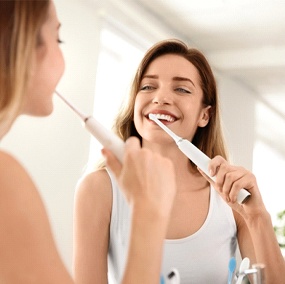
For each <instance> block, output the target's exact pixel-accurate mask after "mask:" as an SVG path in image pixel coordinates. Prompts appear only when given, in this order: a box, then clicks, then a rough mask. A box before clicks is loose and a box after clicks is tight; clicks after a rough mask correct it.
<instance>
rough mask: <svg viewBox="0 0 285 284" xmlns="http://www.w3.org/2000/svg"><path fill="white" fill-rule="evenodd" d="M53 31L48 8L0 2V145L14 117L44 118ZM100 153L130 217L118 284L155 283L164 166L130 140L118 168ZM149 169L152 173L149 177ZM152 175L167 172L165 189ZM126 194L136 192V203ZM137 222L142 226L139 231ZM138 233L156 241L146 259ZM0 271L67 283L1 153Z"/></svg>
mask: <svg viewBox="0 0 285 284" xmlns="http://www.w3.org/2000/svg"><path fill="white" fill-rule="evenodd" d="M59 28H60V23H59V20H58V18H57V15H56V10H55V7H54V3H53V1H48V0H42V1H38V0H35V1H25V0H22V1H17V0H15V1H14V0H10V1H0V66H1V69H0V139H1V138H2V137H4V136H5V135H6V134H7V133H8V132H9V129H10V127H11V126H12V124H13V122H14V121H15V119H16V118H17V117H18V116H20V115H22V114H27V115H32V116H46V115H49V114H51V112H52V110H53V103H52V98H53V92H54V90H55V88H56V85H57V83H58V81H59V79H60V78H61V76H62V74H63V71H64V60H63V56H62V53H61V50H60V47H59V43H60V42H61V41H60V39H59ZM103 153H104V155H105V156H106V158H107V164H108V165H109V166H110V169H111V170H112V171H113V172H114V174H115V176H116V177H117V179H118V182H119V183H120V185H121V187H122V188H123V189H124V193H125V194H126V195H127V196H128V199H129V202H130V204H131V205H132V208H133V211H134V213H133V215H132V216H133V217H132V220H133V227H132V228H133V231H134V233H133V235H132V241H131V243H130V248H129V255H130V264H129V265H128V266H127V267H126V272H125V274H124V279H123V280H122V283H157V282H158V279H159V276H160V257H161V251H162V242H163V238H164V235H165V230H166V228H167V223H168V212H170V208H171V205H172V200H173V197H174V195H175V188H176V186H175V178H174V170H173V166H172V163H171V162H170V161H169V160H167V159H166V158H163V157H161V156H159V155H154V154H152V153H151V152H150V151H145V150H142V149H141V148H140V146H139V142H138V141H137V140H136V138H133V139H130V140H129V141H128V143H127V145H126V153H125V156H124V166H122V165H121V164H120V163H119V162H118V160H116V158H115V157H114V156H113V155H112V153H111V152H110V151H108V150H107V149H104V150H103ZM134 156H135V157H138V161H136V163H137V164H138V165H140V168H139V173H141V172H142V173H144V175H145V180H144V181H141V177H140V176H139V175H138V172H137V169H136V168H135V167H133V159H134V158H133V157H134ZM150 160H151V161H154V160H155V162H154V164H153V163H152V164H151V165H150V163H149V161H150ZM149 166H152V167H154V169H153V172H151V173H149V172H148V168H149ZM141 167H142V168H143V170H141ZM156 167H157V168H159V167H162V168H163V169H164V170H165V171H166V172H168V177H169V179H168V183H167V184H165V180H162V175H161V174H160V172H158V171H156V169H155V168H156ZM155 171H156V176H158V177H160V179H157V180H156V182H154V181H153V178H152V177H153V176H152V174H153V173H154V172H155ZM130 174H131V175H132V176H131V182H130ZM133 176H137V178H135V179H134V178H133ZM164 187H166V188H167V190H168V193H169V194H168V197H167V198H165V199H164V201H165V203H164V208H166V211H165V212H163V214H162V213H161V211H162V210H161V207H160V203H158V202H156V200H157V198H158V197H159V196H161V191H162V188H164ZM133 188H134V189H137V188H138V189H139V188H140V189H141V190H140V195H138V194H137V192H136V191H135V190H132V189H133ZM144 188H148V189H149V190H152V191H153V190H156V193H157V194H156V195H155V196H154V198H153V197H152V196H149V194H147V191H146V190H144ZM141 192H144V194H141ZM141 199H143V200H144V202H143V204H147V206H145V205H144V206H141V202H138V201H139V200H141ZM145 208H148V210H149V211H150V212H152V216H153V217H154V218H153V219H152V220H150V218H149V217H148V216H145V214H143V213H144V211H145V210H144V209H145ZM167 208H169V209H167ZM142 212H143V213H142ZM138 219H139V220H144V221H145V222H143V223H140V222H138V221H137V220H138ZM158 229H159V231H158V232H157V230H158ZM146 230H150V231H152V232H154V234H155V236H156V238H155V240H153V239H150V242H149V244H148V246H147V248H148V247H150V248H151V249H153V251H154V254H155V257H154V259H152V256H151V257H150V255H148V254H147V253H145V251H144V250H143V248H144V246H143V245H142V246H138V245H140V242H139V241H140V240H139V238H140V234H141V232H144V231H146ZM145 247H146V246H145ZM141 261H143V262H145V263H149V264H150V265H153V268H152V267H150V271H151V272H152V277H150V275H147V274H146V275H144V274H142V273H139V271H136V270H134V267H133V265H135V264H137V263H140V262H141ZM0 263H1V264H0V282H1V283H21V284H25V283H27V284H28V283H29V284H31V283H35V284H38V283H41V284H44V283H57V284H58V283H66V284H69V283H74V282H73V280H72V278H71V276H70V275H69V274H68V272H67V270H66V268H65V267H64V265H63V262H62V260H61V258H60V256H59V253H58V251H57V249H56V245H55V242H54V239H53V236H52V232H51V228H50V225H49V221H48V217H47V213H46V211H45V208H44V206H43V202H42V200H41V198H40V195H39V193H38V190H37V188H36V186H35V184H34V182H33V181H32V179H31V177H30V176H29V174H28V173H27V172H26V170H25V169H24V168H23V167H22V165H21V164H20V163H19V162H18V161H17V160H16V159H15V158H14V157H12V156H11V155H10V154H8V153H5V152H4V151H0ZM153 276H154V277H153ZM141 281H144V282H141Z"/></svg>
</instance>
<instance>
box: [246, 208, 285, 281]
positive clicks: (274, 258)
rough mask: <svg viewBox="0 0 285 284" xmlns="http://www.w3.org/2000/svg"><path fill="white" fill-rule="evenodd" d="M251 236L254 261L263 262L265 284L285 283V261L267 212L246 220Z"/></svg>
mask: <svg viewBox="0 0 285 284" xmlns="http://www.w3.org/2000/svg"><path fill="white" fill-rule="evenodd" d="M246 223H247V226H248V229H249V231H250V235H251V238H252V242H253V246H254V251H255V255H256V262H258V263H263V264H265V266H266V268H265V277H266V283H267V284H270V283H272V284H279V283H280V284H281V283H282V284H283V283H285V262H284V258H283V256H282V254H281V250H280V247H279V245H278V242H277V239H276V236H275V233H274V230H273V226H272V222H271V217H270V215H269V213H267V212H264V213H262V214H261V215H260V216H259V217H255V218H254V219H252V220H250V219H248V220H246Z"/></svg>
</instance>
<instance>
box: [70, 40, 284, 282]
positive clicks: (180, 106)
mask: <svg viewBox="0 0 285 284" xmlns="http://www.w3.org/2000/svg"><path fill="white" fill-rule="evenodd" d="M150 113H153V114H154V115H155V116H156V117H157V118H158V119H160V120H161V121H162V122H163V123H164V124H165V125H167V126H168V127H169V128H170V129H171V130H172V131H173V132H174V133H176V134H177V135H179V136H180V137H183V138H186V139H188V140H190V141H192V143H194V144H195V145H196V146H197V147H198V148H199V149H200V150H202V151H203V152H204V153H205V154H206V155H208V156H209V157H210V158H212V161H211V163H210V165H209V170H210V173H211V174H212V175H213V176H216V182H215V183H214V182H212V181H210V180H209V179H208V178H207V176H205V175H204V173H203V172H202V171H200V170H199V169H197V168H196V167H195V165H193V164H192V163H191V162H190V161H189V160H188V158H187V157H186V156H185V155H184V154H183V153H181V152H180V150H179V149H178V147H177V145H176V144H175V142H174V141H173V139H172V138H170V137H169V135H167V134H166V133H165V132H164V131H163V130H161V128H160V127H159V126H157V125H156V123H154V122H153V121H152V120H150V119H149V117H148V116H149V114H150ZM115 130H116V132H117V133H118V135H119V136H121V137H122V138H123V139H124V140H126V139H127V138H128V137H130V136H137V137H138V138H139V139H140V141H141V145H142V147H143V149H149V150H151V151H153V152H155V153H159V154H161V155H163V156H165V157H167V158H169V159H171V160H172V161H173V163H174V165H175V172H176V180H177V195H176V197H175V199H174V203H173V208H172V212H171V216H170V223H169V226H168V229H167V234H166V240H165V243H164V258H163V264H162V273H163V275H164V276H166V275H167V273H168V272H169V271H170V270H171V268H172V267H176V268H177V269H178V271H179V273H180V277H181V283H185V284H186V283H201V284H202V283H219V284H220V283H226V281H227V277H228V263H229V260H230V258H231V257H233V256H234V255H235V252H236V247H237V243H238V245H239V248H240V251H241V254H242V256H243V257H245V256H247V257H249V258H250V260H251V263H256V262H261V263H264V264H265V265H266V276H267V282H266V283H285V266H284V260H283V258H282V255H281V252H280V249H279V246H278V243H277V241H276V238H275V234H274V231H273V228H272V224H271V219H270V215H269V214H268V212H267V211H266V208H265V206H264V204H263V201H262V198H261V195H260V192H259V189H258V186H257V183H256V180H255V177H254V176H253V174H252V173H251V172H249V171H247V170H245V169H244V168H241V167H236V166H233V165H230V164H229V163H228V161H227V153H226V149H225V145H224V141H223V136H222V132H221V125H220V117H219V104H218V96H217V91H216V83H215V79H214V76H213V73H212V71H211V68H210V66H209V64H208V62H207V60H206V58H205V57H204V56H203V54H201V53H200V52H199V51H198V50H196V49H191V48H188V46H187V45H186V44H184V43H183V42H181V41H178V40H165V41H162V42H159V43H157V44H156V45H154V46H153V47H152V48H150V49H149V50H148V51H147V53H146V55H145V56H144V58H143V59H142V61H141V63H140V65H139V67H138V69H137V73H136V76H135V78H134V81H133V85H132V90H131V94H130V98H129V101H128V103H127V105H126V107H125V109H123V110H122V111H121V112H120V113H119V115H118V117H117V119H116V121H115ZM241 188H246V189H247V190H248V191H249V192H250V193H251V197H250V199H249V201H248V202H246V203H245V204H243V205H240V204H238V203H237V202H236V200H237V194H238V192H239V190H240V189H241ZM75 202H76V204H75V215H76V216H75V279H78V281H79V282H82V283H107V271H108V270H109V271H111V272H112V274H113V275H114V277H115V279H117V280H119V279H120V277H121V275H122V272H123V268H124V267H125V262H126V250H127V243H128V241H127V240H128V234H129V230H130V228H129V224H130V210H129V206H128V204H127V202H126V200H125V198H124V196H122V195H121V193H120V190H119V186H118V185H117V183H116V181H115V180H114V179H113V178H112V175H110V174H109V172H108V171H106V169H105V168H104V167H101V169H98V170H96V171H94V172H92V173H90V174H89V175H87V176H86V177H85V178H84V179H83V180H82V181H81V182H80V184H79V187H78V190H77V195H76V199H75ZM95 208H96V209H95ZM260 232H266V233H264V234H261V233H260ZM87 252H88V254H87ZM83 259H84V263H83ZM99 260H101V262H100V263H99V264H98V261H99ZM281 275H282V277H281Z"/></svg>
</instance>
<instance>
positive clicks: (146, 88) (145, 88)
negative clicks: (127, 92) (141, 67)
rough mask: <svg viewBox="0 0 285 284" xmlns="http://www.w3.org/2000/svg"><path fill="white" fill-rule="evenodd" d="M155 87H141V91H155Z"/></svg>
mask: <svg viewBox="0 0 285 284" xmlns="http://www.w3.org/2000/svg"><path fill="white" fill-rule="evenodd" d="M153 88H154V87H152V86H150V85H145V86H142V87H140V90H141V91H147V90H150V89H153Z"/></svg>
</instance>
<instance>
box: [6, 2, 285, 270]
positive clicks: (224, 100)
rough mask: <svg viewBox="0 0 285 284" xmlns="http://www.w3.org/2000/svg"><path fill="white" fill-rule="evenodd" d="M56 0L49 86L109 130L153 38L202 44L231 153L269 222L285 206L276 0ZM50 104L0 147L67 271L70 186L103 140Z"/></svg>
mask: <svg viewBox="0 0 285 284" xmlns="http://www.w3.org/2000/svg"><path fill="white" fill-rule="evenodd" d="M54 2H55V5H56V7H57V12H58V16H59V19H60V21H61V23H62V28H61V32H60V37H61V40H62V41H63V42H64V43H63V44H62V50H63V52H64V55H65V59H66V72H65V75H64V77H63V78H62V80H61V82H60V84H59V86H58V88H57V89H58V91H59V92H61V93H62V94H63V95H64V96H65V97H66V98H68V99H69V100H70V101H71V102H73V103H74V104H75V105H76V106H77V107H78V108H79V109H81V110H82V111H83V112H85V113H90V114H93V115H94V116H95V117H96V118H97V119H98V120H99V121H100V122H102V123H103V124H104V125H105V126H106V127H108V128H110V127H111V125H112V121H113V118H114V115H115V114H116V112H117V110H118V108H119V106H120V104H121V102H122V101H123V99H124V97H125V96H126V95H127V94H128V91H129V87H130V82H131V80H132V78H133V76H134V73H135V71H136V68H137V66H138V64H139V62H140V60H141V58H142V57H143V54H144V53H145V52H146V50H147V49H148V48H149V47H150V46H151V45H152V44H154V43H155V42H157V41H159V40H162V39H166V38H178V39H181V40H183V41H185V42H187V43H188V44H189V45H191V46H193V47H196V48H198V49H199V50H201V51H202V52H203V53H204V54H205V55H206V57H207V58H208V60H209V62H210V64H211V66H212V68H213V71H214V73H215V76H216V79H217V83H218V91H219V94H220V99H221V106H222V120H223V126H224V132H225V137H226V141H227V143H228V148H229V151H230V153H231V159H232V161H233V162H234V163H235V164H237V165H241V166H243V167H246V168H248V169H250V170H252V171H253V172H254V174H255V175H256V177H257V179H258V184H259V186H260V190H261V192H262V195H263V198H264V202H265V204H266V206H267V208H268V210H269V212H270V214H271V216H272V220H273V222H274V224H276V223H277V221H278V220H277V218H276V216H277V213H278V212H280V211H282V210H284V209H285V202H284V200H285V198H284V197H285V186H284V179H283V175H284V173H285V111H284V110H285V17H284V12H285V2H284V1H283V0H282V1H281V0H279V1H278V0H270V1H269V0H268V1H267V0H250V1H248V0H200V1H194V0H179V1H174V0H132V1H131V0H130V1H128V0H104V1H102V0H101V1H96V0H54ZM54 104H55V110H54V113H53V115H51V116H50V117H47V118H41V119H34V118H31V117H25V116H23V117H21V118H19V119H18V121H17V122H16V124H15V125H14V127H13V129H12V132H11V133H10V135H8V136H7V137H5V138H4V139H3V141H1V144H2V147H4V148H6V149H7V150H8V151H10V152H11V153H13V154H15V155H16V156H18V157H19V158H20V160H21V161H22V163H23V164H24V165H25V166H26V167H27V168H28V170H29V171H30V172H31V173H32V176H33V178H34V180H35V182H36V183H37V185H38V187H39V188H40V192H41V195H42V197H43V200H44V202H45V205H46V208H47V210H48V213H49V216H50V221H51V225H52V227H53V231H54V236H55V239H56V242H57V245H58V248H59V250H60V253H61V255H62V258H63V260H64V262H65V264H66V266H67V268H68V269H69V270H70V271H71V263H72V228H73V226H72V222H73V221H72V220H73V197H74V191H75V187H76V183H77V182H78V180H79V179H80V177H81V176H82V175H83V173H84V171H85V170H88V169H92V167H93V166H94V163H95V162H96V161H97V159H98V158H99V157H100V149H101V147H100V145H99V144H98V143H97V142H96V141H95V140H94V139H93V138H91V137H90V135H89V133H88V132H87V131H86V130H84V129H82V125H81V123H80V120H79V119H78V117H77V116H76V115H75V114H74V113H73V112H72V111H71V110H70V109H68V108H67V106H66V105H64V104H63V102H62V101H60V100H59V99H58V98H57V97H55V98H54ZM31 125H32V127H31Z"/></svg>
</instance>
